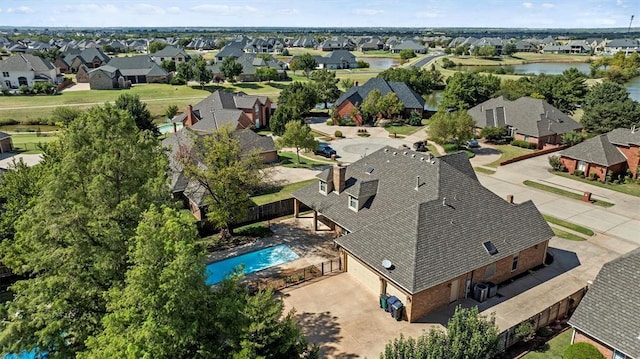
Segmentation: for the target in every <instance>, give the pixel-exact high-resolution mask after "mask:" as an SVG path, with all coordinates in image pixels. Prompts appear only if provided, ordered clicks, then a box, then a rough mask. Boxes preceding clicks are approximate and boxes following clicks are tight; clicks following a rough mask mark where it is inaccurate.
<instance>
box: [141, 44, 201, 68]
mask: <svg viewBox="0 0 640 359" xmlns="http://www.w3.org/2000/svg"><path fill="white" fill-rule="evenodd" d="M150 56H151V58H152V59H153V61H155V63H156V64H158V65H162V62H163V61H168V60H170V61H173V62H174V63H175V64H176V66H178V65H179V64H181V63H183V62H188V61H189V60H191V55H189V54H187V53H186V51H184V50H183V49H180V48H177V47H174V46H165V47H164V49H162V50H159V51H156V52H154V53H153V54H151V55H150Z"/></svg>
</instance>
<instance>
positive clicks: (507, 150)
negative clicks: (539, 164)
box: [485, 145, 533, 167]
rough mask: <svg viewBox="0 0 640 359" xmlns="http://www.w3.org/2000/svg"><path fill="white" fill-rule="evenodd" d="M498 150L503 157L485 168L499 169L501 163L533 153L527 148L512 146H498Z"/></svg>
mask: <svg viewBox="0 0 640 359" xmlns="http://www.w3.org/2000/svg"><path fill="white" fill-rule="evenodd" d="M495 148H496V150H498V151H500V152H501V153H502V155H501V156H500V158H499V159H497V160H495V161H493V162H491V163H489V164H486V165H485V167H498V166H500V162H502V161H506V160H509V159H512V158H514V157H518V156H522V155H525V154H527V153H531V152H533V150H529V149H526V148H521V147H516V146H511V145H497V146H495Z"/></svg>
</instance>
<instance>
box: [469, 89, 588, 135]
mask: <svg viewBox="0 0 640 359" xmlns="http://www.w3.org/2000/svg"><path fill="white" fill-rule="evenodd" d="M468 112H469V115H471V117H472V118H473V120H474V121H475V123H476V127H479V128H484V127H505V126H510V127H512V128H515V131H516V133H519V134H523V135H528V136H534V137H541V136H547V135H552V134H559V135H561V134H564V133H567V132H573V131H577V130H580V129H582V125H580V124H579V123H578V122H576V121H575V120H574V119H572V118H571V117H569V116H568V115H566V114H565V113H563V112H562V111H560V110H558V109H557V108H555V107H553V106H552V105H550V104H549V103H548V102H546V101H544V100H541V99H535V98H531V97H520V98H519V99H517V100H515V101H509V100H507V99H505V98H504V97H503V96H500V97H496V98H492V99H489V100H487V101H485V102H483V103H481V104H478V105H476V106H474V107H472V108H471V109H469V111H468Z"/></svg>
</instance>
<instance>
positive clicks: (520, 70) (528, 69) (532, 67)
mask: <svg viewBox="0 0 640 359" xmlns="http://www.w3.org/2000/svg"><path fill="white" fill-rule="evenodd" d="M482 67H483V66H459V67H456V68H455V69H458V70H462V71H473V70H474V69H476V70H477V69H479V68H482ZM486 67H489V66H486ZM491 67H492V68H493V67H495V68H497V67H502V68H504V69H505V70H506V71H507V73H513V74H534V75H540V74H545V75H560V74H562V72H563V71H564V70H567V69H570V68H572V67H575V68H576V69H578V70H579V71H580V72H582V73H584V74H588V73H589V72H590V71H591V65H590V64H588V63H565V62H557V63H556V62H541V63H532V64H522V65H504V66H491Z"/></svg>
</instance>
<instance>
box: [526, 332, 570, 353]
mask: <svg viewBox="0 0 640 359" xmlns="http://www.w3.org/2000/svg"><path fill="white" fill-rule="evenodd" d="M571 333H572V330H571V329H569V330H566V331H564V332H563V333H561V334H559V335H558V336H556V337H555V338H553V339H551V340H549V342H547V344H546V345H544V346H543V347H542V348H541V349H538V350H536V351H532V352H529V353H528V354H526V355H525V356H523V357H522V358H523V359H562V353H563V352H564V350H565V349H566V348H567V347H568V346H569V345H571Z"/></svg>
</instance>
